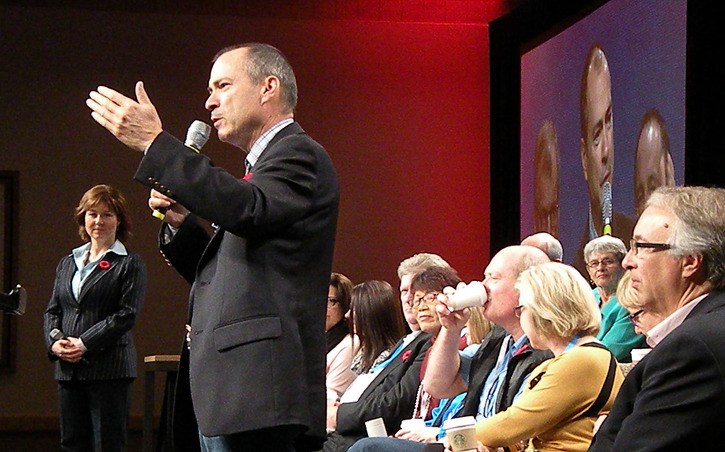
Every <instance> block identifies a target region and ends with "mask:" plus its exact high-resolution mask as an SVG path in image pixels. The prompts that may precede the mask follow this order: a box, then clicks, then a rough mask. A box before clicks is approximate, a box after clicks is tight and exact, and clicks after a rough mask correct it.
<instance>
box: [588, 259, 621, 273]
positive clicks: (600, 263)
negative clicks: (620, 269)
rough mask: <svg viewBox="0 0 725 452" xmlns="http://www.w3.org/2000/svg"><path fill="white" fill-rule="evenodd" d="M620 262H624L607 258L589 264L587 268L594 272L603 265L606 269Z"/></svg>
mask: <svg viewBox="0 0 725 452" xmlns="http://www.w3.org/2000/svg"><path fill="white" fill-rule="evenodd" d="M607 262H608V263H607ZM618 262H619V263H621V262H622V261H620V260H618V259H615V258H611V257H606V258H604V259H602V260H600V261H591V262H587V263H586V264H585V265H586V266H587V268H591V269H592V270H594V269H596V268H599V266H600V265H602V264H604V266H605V267H611V266H612V265H614V264H616V263H618ZM595 263H596V265H594V264H595Z"/></svg>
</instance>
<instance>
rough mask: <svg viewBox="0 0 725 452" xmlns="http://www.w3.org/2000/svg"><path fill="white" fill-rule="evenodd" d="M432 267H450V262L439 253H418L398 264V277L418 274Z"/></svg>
mask: <svg viewBox="0 0 725 452" xmlns="http://www.w3.org/2000/svg"><path fill="white" fill-rule="evenodd" d="M431 267H448V268H450V264H448V262H446V261H445V259H443V258H442V257H440V256H439V255H437V254H432V253H418V254H415V255H413V256H410V257H409V258H407V259H405V260H403V261H402V262H401V263H400V265H398V279H402V278H403V276H405V275H418V274H419V273H423V272H424V271H426V270H427V269H429V268H431Z"/></svg>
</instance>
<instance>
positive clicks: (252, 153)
mask: <svg viewBox="0 0 725 452" xmlns="http://www.w3.org/2000/svg"><path fill="white" fill-rule="evenodd" d="M293 122H294V119H293V118H287V119H285V120H282V121H280V122H278V123H277V124H275V125H273V126H272V127H270V128H269V130H267V131H266V132H264V133H263V134H262V135H261V136H260V137H259V138H257V141H255V142H254V144H253V145H252V147H251V148H250V149H249V153H248V154H247V158H246V160H247V162H249V164H250V165H251V166H254V165H255V164H256V163H257V160H259V157H260V156H261V155H262V152H264V149H265V148H266V147H267V145H268V144H269V142H270V141H272V138H274V136H275V135H277V133H278V132H279V131H280V130H282V129H284V128H285V127H287V126H288V125H290V124H292V123H293Z"/></svg>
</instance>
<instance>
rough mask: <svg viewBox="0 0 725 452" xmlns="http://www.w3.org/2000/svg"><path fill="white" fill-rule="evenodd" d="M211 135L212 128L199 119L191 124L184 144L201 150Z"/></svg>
mask: <svg viewBox="0 0 725 452" xmlns="http://www.w3.org/2000/svg"><path fill="white" fill-rule="evenodd" d="M210 133H211V126H210V125H209V124H207V123H205V122H204V121H199V120H198V119H197V120H195V121H194V122H192V123H191V125H190V126H189V130H187V131H186V141H185V142H184V144H185V145H187V146H189V147H192V148H194V149H196V150H201V148H202V147H203V146H204V145H205V144H206V142H207V141H209V134H210Z"/></svg>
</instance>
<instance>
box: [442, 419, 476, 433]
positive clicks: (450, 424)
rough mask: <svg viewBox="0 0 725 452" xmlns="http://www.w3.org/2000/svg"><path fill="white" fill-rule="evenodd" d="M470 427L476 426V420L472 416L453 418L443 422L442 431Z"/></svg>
mask: <svg viewBox="0 0 725 452" xmlns="http://www.w3.org/2000/svg"><path fill="white" fill-rule="evenodd" d="M471 425H476V418H475V417H473V416H463V417H454V418H451V419H446V420H445V421H444V422H443V429H444V430H448V429H450V428H458V427H470V426H471Z"/></svg>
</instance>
